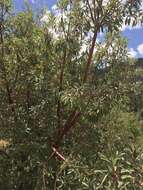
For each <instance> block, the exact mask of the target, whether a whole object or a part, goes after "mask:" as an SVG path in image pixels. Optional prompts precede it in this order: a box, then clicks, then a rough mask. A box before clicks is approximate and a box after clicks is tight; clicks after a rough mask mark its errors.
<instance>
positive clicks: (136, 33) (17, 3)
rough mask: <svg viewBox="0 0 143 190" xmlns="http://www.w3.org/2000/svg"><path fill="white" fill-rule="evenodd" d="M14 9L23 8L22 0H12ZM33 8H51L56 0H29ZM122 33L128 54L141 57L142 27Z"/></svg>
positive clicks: (142, 54)
mask: <svg viewBox="0 0 143 190" xmlns="http://www.w3.org/2000/svg"><path fill="white" fill-rule="evenodd" d="M13 1H14V9H15V11H20V10H23V9H24V3H23V0H13ZM29 2H30V3H31V5H32V6H33V8H34V9H36V10H38V9H40V8H41V7H45V6H48V8H51V7H52V6H53V5H54V4H55V3H56V2H57V0H29ZM122 33H123V35H124V36H125V37H127V38H128V48H129V52H130V55H131V56H133V57H143V27H136V28H131V27H127V28H124V29H123V31H122Z"/></svg>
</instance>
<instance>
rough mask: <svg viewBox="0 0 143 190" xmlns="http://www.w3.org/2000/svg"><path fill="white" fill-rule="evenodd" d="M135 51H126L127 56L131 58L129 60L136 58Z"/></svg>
mask: <svg viewBox="0 0 143 190" xmlns="http://www.w3.org/2000/svg"><path fill="white" fill-rule="evenodd" d="M137 54H138V53H137V51H136V50H134V49H133V48H130V49H129V51H128V56H129V57H131V58H135V57H137Z"/></svg>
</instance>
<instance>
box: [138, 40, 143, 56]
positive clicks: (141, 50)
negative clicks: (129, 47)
mask: <svg viewBox="0 0 143 190" xmlns="http://www.w3.org/2000/svg"><path fill="white" fill-rule="evenodd" d="M137 50H138V52H139V54H140V55H143V43H142V44H140V45H138V47H137Z"/></svg>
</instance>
